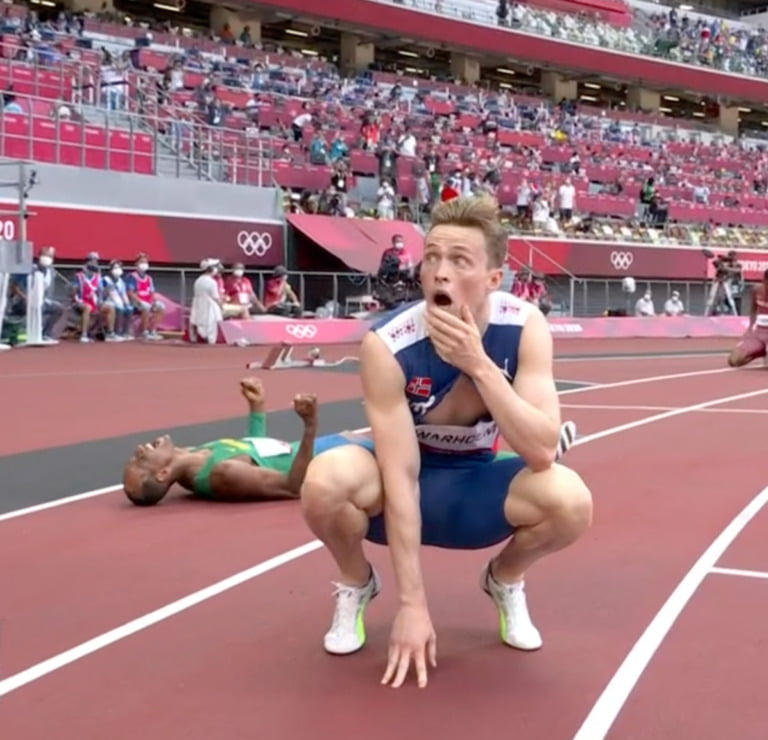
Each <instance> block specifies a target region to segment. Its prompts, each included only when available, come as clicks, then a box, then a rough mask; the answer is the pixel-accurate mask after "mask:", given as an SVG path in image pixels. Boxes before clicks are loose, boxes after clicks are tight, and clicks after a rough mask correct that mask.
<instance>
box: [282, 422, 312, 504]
mask: <svg viewBox="0 0 768 740" xmlns="http://www.w3.org/2000/svg"><path fill="white" fill-rule="evenodd" d="M316 435H317V416H316V415H313V416H310V417H307V418H305V419H304V431H303V432H302V435H301V441H300V442H299V449H298V450H297V451H296V457H294V458H293V462H292V463H291V469H290V470H289V471H288V476H287V479H288V480H287V484H288V489H289V490H290V491H292V492H293V494H294V495H295V496H297V497H298V495H299V492H300V491H301V486H302V484H303V483H304V476H305V475H306V474H307V468H308V467H309V463H311V462H312V458H313V456H314V454H315V436H316Z"/></svg>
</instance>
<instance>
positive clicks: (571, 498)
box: [505, 464, 592, 546]
mask: <svg viewBox="0 0 768 740" xmlns="http://www.w3.org/2000/svg"><path fill="white" fill-rule="evenodd" d="M519 478H520V479H519V480H518V478H517V477H516V478H515V480H514V481H513V482H512V484H511V485H510V488H509V494H508V496H507V506H506V507H505V509H506V510H507V512H509V513H508V519H509V520H510V522H511V523H512V524H513V525H515V524H516V522H515V521H514V519H512V518H510V517H514V511H515V510H516V509H519V499H520V498H521V497H522V498H524V499H525V504H527V505H528V507H529V508H530V510H532V512H533V515H532V520H533V521H536V520H538V521H539V522H547V523H548V524H549V525H550V531H551V534H552V537H553V538H554V539H555V540H556V541H557V544H559V545H561V546H564V545H567V544H570V543H571V542H574V541H575V540H577V539H578V538H579V537H581V535H582V534H583V533H584V532H586V530H587V529H589V527H590V525H591V524H592V493H591V491H590V490H589V488H588V486H587V484H586V483H585V482H584V481H583V480H582V478H581V476H579V474H578V473H576V472H575V471H573V470H571V469H570V468H566V467H565V466H563V465H559V464H555V465H552V466H551V467H550V468H548V469H547V470H545V471H542V472H540V473H533V472H531V471H523V472H522V473H521V474H520V476H519Z"/></svg>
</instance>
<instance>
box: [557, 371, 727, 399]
mask: <svg viewBox="0 0 768 740" xmlns="http://www.w3.org/2000/svg"><path fill="white" fill-rule="evenodd" d="M734 372H737V371H736V369H735V368H732V367H719V368H715V369H713V370H694V371H692V372H686V373H672V374H671V375H651V376H648V377H645V378H632V379H631V380H616V381H613V382H610V383H599V384H597V385H589V386H585V387H584V388H569V389H568V390H566V391H560V395H561V396H570V395H572V394H574V393H586V392H587V391H602V390H608V389H609V388H625V387H627V386H631V385H644V384H645V383H661V382H663V381H665V380H680V379H682V378H695V377H698V376H700V375H719V374H721V373H734ZM576 382H578V381H576Z"/></svg>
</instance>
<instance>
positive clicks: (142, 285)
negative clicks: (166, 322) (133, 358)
mask: <svg viewBox="0 0 768 740" xmlns="http://www.w3.org/2000/svg"><path fill="white" fill-rule="evenodd" d="M125 285H126V288H127V290H128V298H129V299H130V301H131V306H133V310H134V312H135V313H137V314H139V315H140V316H141V324H140V327H139V331H140V332H141V336H142V338H144V339H153V340H156V339H162V337H161V336H160V334H158V332H157V326H158V324H159V323H160V321H161V320H162V318H163V314H164V313H165V305H164V304H163V302H162V301H161V300H160V299H159V298H158V297H157V293H156V292H155V281H154V280H153V279H152V276H151V275H150V274H149V260H148V258H147V255H146V254H144V253H143V252H142V253H141V254H139V255H138V256H137V257H136V271H135V272H132V273H131V274H130V275H129V276H128V278H127V280H126V281H125Z"/></svg>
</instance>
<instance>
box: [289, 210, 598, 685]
mask: <svg viewBox="0 0 768 740" xmlns="http://www.w3.org/2000/svg"><path fill="white" fill-rule="evenodd" d="M507 240H508V235H507V233H506V231H505V229H504V227H503V226H502V224H501V223H500V222H499V220H498V205H497V204H496V203H495V202H494V201H492V200H490V199H488V198H486V197H463V198H455V199H453V200H449V201H445V202H442V203H439V204H438V205H437V206H436V207H435V209H434V211H433V214H432V225H431V228H430V231H429V232H428V233H427V235H426V237H425V242H424V254H423V259H422V263H421V265H422V266H421V283H422V288H423V292H424V300H423V301H418V302H415V303H411V304H408V305H406V306H404V307H402V308H400V309H397V310H395V311H393V312H391V313H389V314H387V315H385V316H384V317H383V318H382V319H380V320H379V322H378V323H377V324H375V325H374V326H373V328H372V330H371V331H369V332H368V333H367V335H366V336H365V338H364V339H363V341H362V345H361V350H360V375H361V378H362V384H363V399H364V402H365V409H366V413H367V415H368V419H369V421H370V424H371V430H372V437H373V442H374V445H375V453H376V454H375V456H374V455H373V454H372V453H371V451H370V449H369V448H366V447H365V446H361V445H356V444H350V445H345V446H342V447H337V448H335V449H332V450H328V451H327V452H324V453H322V454H319V455H317V456H316V457H315V458H314V460H313V461H312V462H311V463H310V465H309V469H308V470H307V475H306V479H305V481H304V485H303V487H302V491H301V503H302V509H303V511H304V515H305V518H306V521H307V523H308V525H309V527H310V529H311V530H312V531H313V532H314V534H315V536H316V537H317V538H318V539H320V540H321V541H322V542H323V543H324V544H325V545H326V547H327V548H328V550H329V552H330V554H331V556H332V557H333V558H334V560H335V561H336V564H337V566H338V568H339V572H340V573H339V579H338V583H337V584H336V591H335V596H336V606H335V614H334V618H333V621H332V625H331V628H330V629H329V630H328V632H327V633H326V635H325V639H324V646H325V649H326V650H327V651H328V652H331V653H335V654H346V653H352V652H354V651H356V650H359V649H360V648H361V647H362V646H363V645H364V643H365V629H364V623H363V613H364V610H365V608H366V607H367V605H368V603H369V601H370V600H371V599H372V598H373V597H375V596H376V594H377V593H378V592H379V590H380V579H379V577H378V575H377V573H376V571H375V570H374V569H373V567H372V566H371V564H370V563H369V561H368V559H367V558H366V556H365V552H364V549H363V540H364V539H368V540H371V541H373V542H377V543H380V544H388V546H389V552H390V557H391V560H392V566H393V570H394V575H395V581H396V587H397V603H398V609H397V613H396V615H395V619H394V623H393V626H392V631H391V634H390V641H389V652H388V659H387V664H386V668H385V670H384V674H383V676H382V683H384V684H391V685H392V686H395V687H397V686H400V685H402V683H403V682H404V681H405V679H406V677H407V674H408V672H409V670H410V666H411V664H413V665H414V667H415V669H416V675H417V679H418V684H419V686H425V685H426V683H427V664H428V663H429V664H431V665H433V666H434V665H435V661H436V637H435V630H434V628H433V626H432V619H431V616H430V612H429V602H428V598H427V592H426V587H425V583H424V579H423V577H422V570H421V555H420V551H421V547H422V546H423V545H428V546H435V547H444V548H451V549H456V550H469V549H480V548H487V547H491V546H492V545H495V544H498V543H501V542H505V541H506V544H505V546H504V547H503V549H502V550H501V551H500V552H499V553H498V554H497V555H496V556H495V557H494V558H493V559H492V560H491V561H490V562H489V563H488V564H487V565H486V567H485V568H484V569H483V572H482V577H481V586H482V589H483V590H484V591H485V592H486V593H487V594H488V595H489V596H490V597H491V598H492V599H493V602H494V604H495V606H496V609H497V610H498V613H499V621H500V625H501V639H502V640H503V641H504V642H505V643H506V644H508V645H510V646H512V647H516V648H519V649H521V650H534V649H537V648H539V647H541V645H542V639H541V635H540V634H539V631H538V630H537V629H536V627H534V625H533V623H532V622H531V619H530V617H529V614H528V608H527V605H526V598H525V593H524V588H523V582H524V576H525V574H526V573H527V571H528V569H529V568H530V567H531V565H533V564H534V563H535V562H536V561H537V560H539V559H540V558H542V557H544V556H546V555H549V554H551V553H553V552H555V551H556V550H560V549H562V548H564V547H567V546H568V545H571V544H572V543H573V542H575V541H576V540H577V539H579V537H581V535H582V534H583V533H584V532H585V531H586V530H587V528H588V527H589V525H590V523H591V517H592V501H591V495H590V491H589V489H588V488H587V486H586V485H585V484H584V482H583V481H582V480H581V478H580V477H579V476H578V475H577V474H576V473H575V472H573V471H572V470H569V469H568V468H565V467H563V466H561V465H558V464H554V460H555V458H556V454H557V453H556V450H557V446H558V435H559V432H560V405H559V399H558V396H557V390H556V387H555V381H554V377H553V346H552V335H551V332H550V329H549V326H548V324H547V322H546V319H545V318H544V316H543V315H542V313H541V312H540V311H539V310H538V309H537V308H536V307H534V306H533V305H532V304H530V303H526V302H524V301H522V300H521V299H519V298H516V297H515V296H512V295H510V294H509V293H505V292H502V291H499V286H500V283H501V279H502V265H503V263H504V260H505V258H506V255H507ZM498 432H500V433H501V436H502V437H503V439H504V440H506V442H507V443H508V444H509V446H510V447H511V448H512V449H513V450H516V451H517V452H518V453H519V457H508V458H507V457H505V458H501V459H499V458H496V457H494V454H493V449H492V445H493V440H494V439H495V436H496V434H497V433H498ZM456 576H457V573H456V572H455V571H452V573H451V574H450V576H449V577H450V578H452V579H455V578H456Z"/></svg>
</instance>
